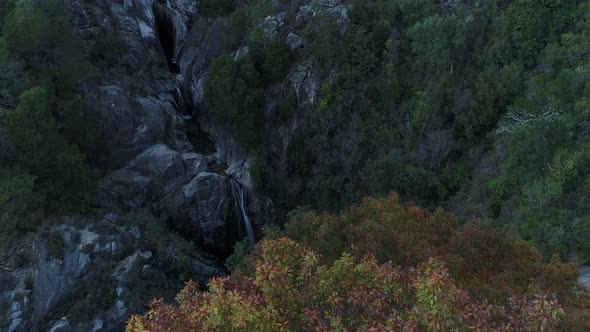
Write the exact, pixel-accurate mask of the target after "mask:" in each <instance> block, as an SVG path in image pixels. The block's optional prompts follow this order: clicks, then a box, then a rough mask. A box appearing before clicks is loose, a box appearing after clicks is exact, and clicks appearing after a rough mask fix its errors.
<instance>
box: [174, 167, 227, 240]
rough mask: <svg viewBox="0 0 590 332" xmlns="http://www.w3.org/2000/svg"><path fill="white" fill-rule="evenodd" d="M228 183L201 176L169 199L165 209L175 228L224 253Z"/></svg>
mask: <svg viewBox="0 0 590 332" xmlns="http://www.w3.org/2000/svg"><path fill="white" fill-rule="evenodd" d="M227 204H228V200H227V183H226V178H225V177H223V176H221V175H219V174H216V173H200V174H199V175H197V176H196V177H195V178H193V179H192V180H191V181H190V182H189V183H188V184H187V185H186V186H184V187H183V188H182V189H181V190H179V191H178V192H176V193H175V194H174V195H172V196H170V197H168V198H167V199H166V201H165V202H164V209H165V212H166V214H167V215H168V217H169V222H170V223H171V225H172V227H174V228H175V229H177V230H179V231H181V232H183V233H184V234H192V235H194V236H196V237H197V238H198V241H197V243H198V244H199V245H201V246H203V247H205V248H209V249H212V250H225V249H227V246H228V245H229V244H228V243H227V229H226V214H227Z"/></svg>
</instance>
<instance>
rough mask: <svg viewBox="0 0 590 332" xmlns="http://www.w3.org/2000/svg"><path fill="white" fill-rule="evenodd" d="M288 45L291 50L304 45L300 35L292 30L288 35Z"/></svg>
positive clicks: (293, 50)
mask: <svg viewBox="0 0 590 332" xmlns="http://www.w3.org/2000/svg"><path fill="white" fill-rule="evenodd" d="M287 46H289V50H291V52H295V51H297V50H298V49H300V48H302V47H303V41H302V40H301V37H299V35H297V34H294V33H292V32H291V33H289V34H288V35H287Z"/></svg>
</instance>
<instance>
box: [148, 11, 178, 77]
mask: <svg viewBox="0 0 590 332" xmlns="http://www.w3.org/2000/svg"><path fill="white" fill-rule="evenodd" d="M154 16H155V18H156V30H157V31H158V39H159V40H160V45H162V49H163V50H164V54H165V55H166V58H167V60H168V69H169V70H170V72H171V73H173V74H179V73H180V66H179V65H178V64H177V63H176V62H175V59H174V55H175V52H176V30H175V29H174V23H173V22H172V19H171V18H170V16H168V15H167V14H166V13H165V12H164V11H162V10H158V5H156V7H155V8H154Z"/></svg>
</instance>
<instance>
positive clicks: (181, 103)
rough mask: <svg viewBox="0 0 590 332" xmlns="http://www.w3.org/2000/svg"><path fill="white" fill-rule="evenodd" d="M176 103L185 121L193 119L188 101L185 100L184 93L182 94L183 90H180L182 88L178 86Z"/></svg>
mask: <svg viewBox="0 0 590 332" xmlns="http://www.w3.org/2000/svg"><path fill="white" fill-rule="evenodd" d="M175 99H176V104H177V105H178V109H179V110H180V116H181V117H182V119H184V120H185V121H190V120H192V118H193V116H192V115H191V114H188V113H187V106H186V103H185V102H184V95H183V94H182V91H180V89H179V88H178V87H176V98H175Z"/></svg>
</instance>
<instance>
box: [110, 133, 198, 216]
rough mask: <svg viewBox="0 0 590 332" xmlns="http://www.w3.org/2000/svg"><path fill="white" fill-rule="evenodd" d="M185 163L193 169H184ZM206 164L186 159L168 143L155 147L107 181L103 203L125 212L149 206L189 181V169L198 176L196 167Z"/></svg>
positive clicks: (193, 159) (195, 157)
mask: <svg viewBox="0 0 590 332" xmlns="http://www.w3.org/2000/svg"><path fill="white" fill-rule="evenodd" d="M203 159H204V158H203ZM185 162H186V163H189V166H192V167H193V169H190V168H187V169H185V167H186V166H185V165H186V164H185ZM191 163H192V164H191ZM203 164H204V162H203V161H202V159H200V158H198V156H191V155H186V156H184V157H183V155H182V154H181V153H179V152H177V151H174V150H172V149H171V148H170V147H168V146H167V145H165V144H158V145H154V146H152V147H150V148H148V149H146V150H145V151H143V152H142V153H141V154H139V155H138V156H137V157H136V158H135V159H134V160H133V161H132V162H130V163H129V164H128V165H127V166H125V167H124V168H122V169H120V170H118V171H116V172H114V173H113V174H111V175H110V176H109V177H108V178H107V179H106V181H104V183H103V185H102V186H101V201H102V204H103V205H104V206H106V207H116V206H118V207H122V208H126V209H136V208H139V207H146V206H148V207H149V206H151V205H152V204H154V203H157V202H158V201H159V200H160V199H161V198H162V197H164V196H166V195H168V194H169V193H171V192H173V191H175V190H177V189H178V188H179V187H180V185H181V184H182V183H184V182H186V181H187V170H188V174H192V173H195V171H196V170H195V169H194V168H197V170H198V169H199V168H203V166H202V165H203Z"/></svg>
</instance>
